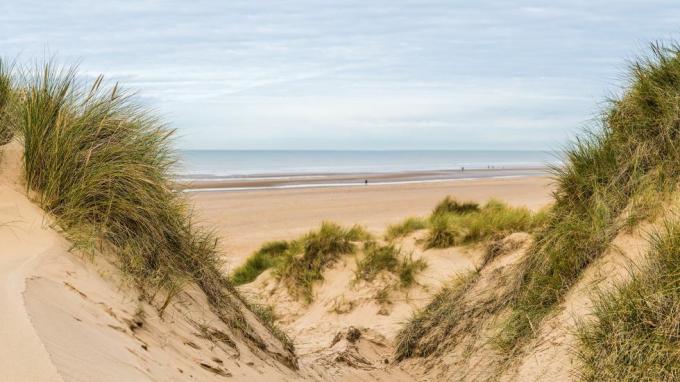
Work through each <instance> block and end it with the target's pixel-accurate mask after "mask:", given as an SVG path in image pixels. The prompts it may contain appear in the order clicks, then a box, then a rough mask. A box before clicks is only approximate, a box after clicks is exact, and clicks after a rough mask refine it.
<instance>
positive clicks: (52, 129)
mask: <svg viewBox="0 0 680 382" xmlns="http://www.w3.org/2000/svg"><path fill="white" fill-rule="evenodd" d="M0 77H4V76H0ZM18 80H19V81H18V82H17V85H16V87H15V88H12V89H11V93H12V97H10V98H11V103H12V107H11V108H10V109H9V111H10V114H11V115H10V114H8V113H6V112H5V113H4V114H3V121H4V122H7V121H11V123H9V124H7V125H9V126H10V128H11V129H12V133H16V134H18V135H19V137H20V139H21V140H22V142H23V144H24V172H25V173H24V175H25V178H26V186H27V188H28V189H29V190H30V191H33V192H34V195H36V198H37V200H36V201H37V202H38V203H39V204H40V206H41V207H42V208H43V209H44V210H46V211H47V212H49V213H51V214H53V215H54V217H55V218H56V221H57V223H58V225H59V226H60V227H61V229H63V230H64V232H65V234H66V235H67V236H68V238H69V239H70V240H71V241H72V242H73V243H74V246H75V247H76V248H78V249H79V250H81V251H84V252H86V253H90V254H92V255H93V256H94V255H95V254H96V253H97V250H106V251H110V252H112V253H114V254H115V255H116V256H117V264H118V266H119V268H120V269H121V270H122V272H123V274H124V275H126V276H127V277H128V278H129V279H131V280H132V281H133V282H134V283H135V284H136V285H137V286H138V288H139V290H140V292H141V294H142V297H143V298H145V299H147V300H148V301H150V302H151V303H153V304H155V305H156V307H157V308H158V309H159V311H160V313H161V314H162V313H163V311H164V310H165V309H166V307H167V306H168V304H169V303H170V301H171V299H172V297H173V296H175V295H177V294H178V293H179V292H180V291H181V290H182V289H183V287H184V286H186V285H187V284H190V283H193V284H195V285H197V286H198V287H200V289H201V290H202V291H203V292H204V293H205V295H206V296H207V298H208V301H209V302H210V304H211V306H212V307H213V310H214V311H215V313H216V314H217V315H218V316H219V317H220V318H221V319H222V320H223V321H224V322H225V323H226V324H227V325H229V326H230V327H231V328H232V329H234V330H235V331H238V332H240V333H241V334H242V335H243V337H244V338H245V339H246V340H248V341H251V342H252V343H254V345H255V346H256V347H260V348H263V349H264V346H265V344H264V341H263V340H262V339H261V338H259V336H258V335H257V334H256V331H255V330H254V329H253V328H252V327H251V326H250V324H249V321H248V320H247V319H246V318H245V316H244V312H243V309H246V308H245V305H244V301H243V300H242V299H241V297H240V296H238V294H237V292H236V291H235V290H234V289H233V287H232V285H231V283H230V282H229V280H228V279H227V278H226V277H225V276H224V275H223V274H222V272H221V271H220V268H221V265H222V264H221V260H220V256H219V255H218V253H217V249H216V248H217V239H216V237H215V236H214V235H213V234H212V233H211V232H210V231H209V230H206V229H203V228H201V227H199V226H197V225H196V224H195V223H194V219H193V218H192V214H191V211H190V209H189V207H188V205H187V203H186V201H185V200H184V198H183V197H182V196H181V194H180V193H176V192H173V191H172V188H171V175H170V172H169V171H170V169H171V167H172V166H173V164H174V162H175V156H174V152H173V150H172V149H171V140H172V133H173V132H172V131H171V130H169V129H167V128H166V127H165V125H164V124H163V123H162V122H161V121H159V120H158V119H157V118H156V117H155V116H154V115H153V113H151V112H150V111H149V110H146V109H145V108H143V107H141V106H140V105H139V104H138V103H136V102H135V99H134V97H132V95H131V94H129V93H126V92H124V91H122V90H121V89H120V88H119V87H118V86H117V85H113V86H110V87H109V86H106V85H105V84H104V80H103V77H101V76H100V77H98V78H96V79H95V80H94V81H92V82H87V81H84V80H82V79H81V78H80V77H78V76H77V73H76V70H75V68H62V69H60V68H57V67H55V66H54V65H52V64H51V63H48V64H46V65H45V66H44V67H35V68H32V69H31V68H27V69H25V70H22V75H21V77H19V78H18ZM2 86H4V85H2V84H0V87H2ZM0 91H2V90H0ZM5 111H7V108H5ZM7 125H5V126H7ZM261 321H262V323H263V324H264V325H267V322H266V321H264V320H261ZM289 361H290V360H289ZM290 362H291V364H293V365H294V360H293V361H290Z"/></svg>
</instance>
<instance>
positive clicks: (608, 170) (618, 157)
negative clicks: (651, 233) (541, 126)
mask: <svg viewBox="0 0 680 382" xmlns="http://www.w3.org/2000/svg"><path fill="white" fill-rule="evenodd" d="M678 84H680V49H678V47H675V46H672V47H663V46H660V45H653V46H652V57H651V58H644V59H641V60H639V61H638V62H636V63H634V64H633V65H632V70H631V84H630V87H629V89H628V91H627V92H626V93H625V95H624V96H623V97H622V98H620V99H618V100H613V101H611V107H610V108H609V109H608V110H607V111H606V112H605V113H604V116H603V119H602V126H601V128H600V129H599V130H596V131H594V132H590V133H586V134H585V135H584V136H583V137H581V138H580V139H579V140H577V141H576V142H575V143H574V144H573V145H572V146H571V147H570V148H569V149H568V150H567V152H566V153H567V158H566V159H567V162H566V165H565V166H564V167H560V168H556V169H555V170H554V174H555V178H556V180H557V186H558V187H557V191H556V193H555V197H556V201H555V205H554V208H553V211H552V213H551V218H550V219H549V223H548V224H547V226H546V228H545V229H544V230H542V231H541V232H540V233H539V234H538V235H537V237H536V240H535V244H534V246H533V247H532V248H531V249H530V250H529V253H528V255H527V258H526V260H525V262H524V264H523V266H522V274H521V282H520V283H519V287H518V289H517V291H516V293H515V295H514V297H513V298H512V305H513V311H512V313H511V315H510V317H509V318H508V320H507V321H506V323H505V327H504V330H503V331H502V333H501V335H500V336H499V338H498V339H497V340H498V344H499V345H500V347H501V349H503V350H505V351H509V350H512V349H517V348H518V347H519V346H521V345H522V344H523V343H524V342H525V341H526V339H527V338H531V337H532V336H533V334H534V333H535V328H536V327H538V326H539V325H540V322H541V320H542V319H543V318H544V317H545V316H546V315H547V314H548V313H549V312H551V311H552V309H553V308H554V306H555V305H556V304H558V303H559V302H560V301H561V300H562V298H563V296H564V295H565V293H566V292H567V291H568V290H569V289H570V288H571V287H572V286H573V284H574V283H575V282H576V281H577V280H578V279H579V277H580V275H581V273H582V271H583V270H584V269H585V268H587V267H588V266H589V265H590V264H591V263H592V262H593V261H594V260H595V259H596V258H598V257H599V256H600V255H602V254H603V253H604V252H605V251H606V250H607V249H608V248H610V246H611V242H612V240H613V239H614V237H616V235H617V234H618V233H619V232H621V231H622V230H624V229H629V228H631V227H632V226H634V225H636V224H638V223H639V222H640V221H643V220H646V219H650V218H651V217H653V216H655V215H656V214H657V213H659V212H660V210H661V206H662V205H663V204H664V203H665V201H667V200H668V199H669V195H670V194H671V192H673V191H674V190H675V189H676V185H677V182H678V180H679V179H680V177H679V175H680V167H678V166H677V163H678V160H679V159H680V150H679V148H678V146H677V141H678V137H680V129H679V128H678V126H679V125H678V122H677V121H678V119H679V117H678V112H677V98H678V95H679V94H680V86H679V85H678Z"/></svg>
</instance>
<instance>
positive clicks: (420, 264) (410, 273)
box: [355, 241, 427, 288]
mask: <svg viewBox="0 0 680 382" xmlns="http://www.w3.org/2000/svg"><path fill="white" fill-rule="evenodd" d="M363 252H364V257H363V258H362V259H361V260H358V261H357V269H356V271H355V279H356V280H365V281H373V280H374V279H375V278H376V276H378V274H379V273H380V272H382V271H386V272H391V273H393V274H395V275H397V276H398V277H399V283H400V285H401V286H402V287H406V288H407V287H410V286H411V285H412V284H413V283H414V282H415V277H416V275H417V274H418V273H419V272H421V271H423V270H424V269H425V268H427V262H425V260H423V259H417V260H413V258H412V257H411V256H409V255H407V254H404V253H402V251H401V250H400V249H399V248H397V247H396V246H395V245H394V244H387V245H380V244H378V243H376V242H374V241H368V242H366V243H365V244H364V250H363Z"/></svg>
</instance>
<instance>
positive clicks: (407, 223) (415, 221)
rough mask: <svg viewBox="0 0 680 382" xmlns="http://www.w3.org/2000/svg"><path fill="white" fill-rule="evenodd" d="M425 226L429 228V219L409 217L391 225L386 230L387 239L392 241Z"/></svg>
mask: <svg viewBox="0 0 680 382" xmlns="http://www.w3.org/2000/svg"><path fill="white" fill-rule="evenodd" d="M425 228H427V219H423V218H419V217H409V218H406V219H404V220H403V221H402V222H401V223H397V224H391V225H389V226H388V227H387V230H386V232H385V240H387V241H392V240H395V239H398V238H401V237H405V236H408V235H410V234H411V233H413V232H415V231H418V230H421V229H425Z"/></svg>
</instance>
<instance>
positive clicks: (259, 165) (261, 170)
mask: <svg viewBox="0 0 680 382" xmlns="http://www.w3.org/2000/svg"><path fill="white" fill-rule="evenodd" d="M180 155H181V160H180V162H179V164H178V165H177V167H176V168H175V170H174V172H175V176H176V178H177V179H178V180H182V181H184V180H188V181H210V180H234V179H259V178H263V179H267V178H285V177H305V176H327V175H343V174H389V173H409V172H425V171H443V170H459V169H463V168H464V169H465V170H483V169H499V170H500V169H511V168H514V169H522V168H545V167H547V166H551V165H559V163H560V162H561V160H560V155H559V153H557V152H554V151H528V150H524V151H515V150H380V151H378V150H376V151H327V150H183V151H181V152H180Z"/></svg>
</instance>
